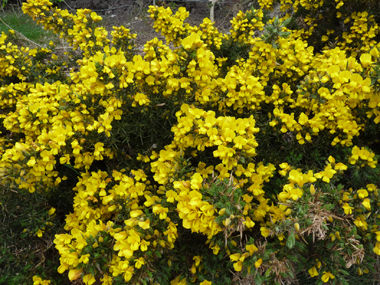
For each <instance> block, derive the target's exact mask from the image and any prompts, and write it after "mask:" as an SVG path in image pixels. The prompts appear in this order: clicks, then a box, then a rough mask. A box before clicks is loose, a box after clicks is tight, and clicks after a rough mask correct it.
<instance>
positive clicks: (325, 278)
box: [321, 271, 335, 283]
mask: <svg viewBox="0 0 380 285" xmlns="http://www.w3.org/2000/svg"><path fill="white" fill-rule="evenodd" d="M323 273H324V274H323V275H322V278H321V279H322V281H323V282H324V283H327V282H328V281H329V279H330V278H331V279H334V278H335V276H334V275H332V274H331V272H330V271H328V272H326V271H323Z"/></svg>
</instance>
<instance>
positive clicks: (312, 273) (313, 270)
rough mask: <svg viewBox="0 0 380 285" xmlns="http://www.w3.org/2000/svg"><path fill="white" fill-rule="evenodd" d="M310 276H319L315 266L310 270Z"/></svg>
mask: <svg viewBox="0 0 380 285" xmlns="http://www.w3.org/2000/svg"><path fill="white" fill-rule="evenodd" d="M309 274H310V276H311V277H315V276H318V275H319V273H318V271H317V269H316V268H315V266H313V267H312V268H310V269H309Z"/></svg>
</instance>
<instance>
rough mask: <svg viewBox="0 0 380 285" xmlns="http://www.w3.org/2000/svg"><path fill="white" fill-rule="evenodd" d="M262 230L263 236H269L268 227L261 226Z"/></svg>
mask: <svg viewBox="0 0 380 285" xmlns="http://www.w3.org/2000/svg"><path fill="white" fill-rule="evenodd" d="M260 231H261V235H262V236H263V237H268V236H269V234H270V230H269V229H267V228H266V227H261V228H260Z"/></svg>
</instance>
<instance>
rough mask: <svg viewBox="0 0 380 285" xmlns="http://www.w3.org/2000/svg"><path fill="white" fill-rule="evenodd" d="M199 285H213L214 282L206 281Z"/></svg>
mask: <svg viewBox="0 0 380 285" xmlns="http://www.w3.org/2000/svg"><path fill="white" fill-rule="evenodd" d="M199 285H212V282H211V281H207V280H205V281H203V282H201V283H200V284H199Z"/></svg>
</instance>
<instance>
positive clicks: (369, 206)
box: [362, 198, 371, 211]
mask: <svg viewBox="0 0 380 285" xmlns="http://www.w3.org/2000/svg"><path fill="white" fill-rule="evenodd" d="M362 204H363V206H364V208H366V209H367V211H371V201H370V200H369V199H368V198H365V199H364V200H363V203H362Z"/></svg>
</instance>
